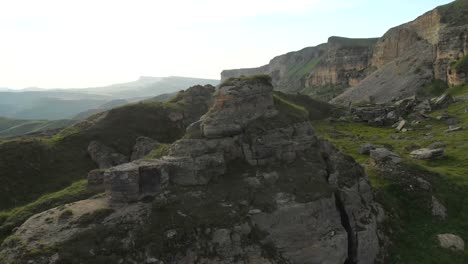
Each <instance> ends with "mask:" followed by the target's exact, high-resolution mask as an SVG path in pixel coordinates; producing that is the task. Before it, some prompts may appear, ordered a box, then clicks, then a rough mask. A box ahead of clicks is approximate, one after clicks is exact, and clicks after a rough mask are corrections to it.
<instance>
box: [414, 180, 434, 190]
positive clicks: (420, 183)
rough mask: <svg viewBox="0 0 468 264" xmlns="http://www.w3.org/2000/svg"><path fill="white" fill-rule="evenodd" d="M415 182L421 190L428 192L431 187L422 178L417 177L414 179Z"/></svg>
mask: <svg viewBox="0 0 468 264" xmlns="http://www.w3.org/2000/svg"><path fill="white" fill-rule="evenodd" d="M416 181H417V182H418V186H419V188H421V189H423V190H426V191H429V190H430V189H431V188H432V185H431V184H430V183H429V182H428V181H426V180H424V179H423V178H420V177H418V178H416Z"/></svg>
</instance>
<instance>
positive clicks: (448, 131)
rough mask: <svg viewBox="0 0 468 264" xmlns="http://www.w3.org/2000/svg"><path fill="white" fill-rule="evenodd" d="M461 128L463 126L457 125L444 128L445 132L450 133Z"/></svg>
mask: <svg viewBox="0 0 468 264" xmlns="http://www.w3.org/2000/svg"><path fill="white" fill-rule="evenodd" d="M460 130H463V127H457V126H449V128H448V129H447V130H445V132H446V133H452V132H457V131H460Z"/></svg>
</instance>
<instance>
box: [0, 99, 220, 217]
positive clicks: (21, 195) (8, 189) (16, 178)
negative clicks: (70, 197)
mask: <svg viewBox="0 0 468 264" xmlns="http://www.w3.org/2000/svg"><path fill="white" fill-rule="evenodd" d="M211 92H212V91H206V93H205V94H203V91H202V92H199V93H201V94H196V95H194V96H193V98H191V99H190V100H188V99H187V100H185V98H186V97H189V96H191V94H190V93H187V94H185V96H183V97H181V98H178V99H175V100H173V101H171V102H168V103H157V102H150V103H137V104H132V105H127V106H123V107H120V108H116V109H112V110H110V111H109V112H107V113H101V114H97V115H95V116H92V117H90V118H89V119H87V120H85V121H83V122H81V123H78V124H76V125H74V126H72V127H69V128H67V129H65V130H63V131H62V132H61V133H59V134H58V135H56V136H55V137H54V138H52V139H51V140H44V139H27V140H24V139H14V140H10V141H6V142H3V143H0V153H2V155H1V156H0V173H1V175H2V177H0V210H6V209H10V208H14V207H18V206H21V205H24V204H27V203H29V202H32V201H34V200H36V199H37V198H38V197H40V196H41V195H43V194H46V193H50V192H54V191H57V190H60V189H62V188H64V187H66V186H68V185H70V184H71V183H73V182H75V181H77V180H80V179H84V178H86V175H87V173H88V171H90V170H91V169H93V168H95V167H96V165H95V164H94V163H93V162H92V161H91V160H90V158H89V157H88V154H87V150H86V149H87V147H88V144H89V142H90V141H92V140H99V141H101V142H103V143H104V144H106V145H108V146H110V147H112V148H114V149H115V150H117V151H118V152H120V153H122V154H124V155H130V153H131V151H132V147H133V145H134V144H135V140H136V138H137V137H139V136H147V137H150V138H154V139H156V140H158V141H159V142H162V143H171V142H173V141H175V140H176V139H178V138H180V137H182V136H183V134H184V132H185V127H186V126H187V125H189V124H190V123H191V122H193V121H195V120H197V119H198V118H199V117H200V116H201V115H202V114H204V113H205V112H206V111H207V109H208V100H209V98H210V97H211ZM203 98H204V99H203ZM207 98H208V99H207ZM171 115H175V116H176V117H177V118H176V119H173V120H171Z"/></svg>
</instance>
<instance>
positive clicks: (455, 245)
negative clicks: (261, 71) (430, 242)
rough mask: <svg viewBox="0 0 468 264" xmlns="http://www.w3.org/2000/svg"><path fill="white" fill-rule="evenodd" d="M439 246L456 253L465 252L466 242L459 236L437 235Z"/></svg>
mask: <svg viewBox="0 0 468 264" xmlns="http://www.w3.org/2000/svg"><path fill="white" fill-rule="evenodd" d="M437 239H438V240H439V244H440V246H441V247H442V248H446V249H450V250H454V251H463V250H465V241H463V239H462V238H461V237H459V236H457V235H454V234H439V235H437Z"/></svg>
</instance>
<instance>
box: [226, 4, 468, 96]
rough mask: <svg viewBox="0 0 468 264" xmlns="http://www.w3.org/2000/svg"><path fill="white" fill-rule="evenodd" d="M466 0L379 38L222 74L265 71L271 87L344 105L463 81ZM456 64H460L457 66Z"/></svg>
mask: <svg viewBox="0 0 468 264" xmlns="http://www.w3.org/2000/svg"><path fill="white" fill-rule="evenodd" d="M467 10H468V1H467V0H457V1H454V2H453V3H450V4H448V5H445V6H441V7H438V8H436V9H434V10H432V11H430V12H427V13H426V14H424V15H422V16H420V17H418V18H417V19H415V20H414V21H411V22H409V23H406V24H403V25H400V26H397V27H394V28H392V29H390V30H389V31H388V32H387V33H385V34H384V36H382V37H381V38H378V39H346V38H338V37H331V38H330V39H329V40H328V42H327V43H325V44H321V45H318V46H316V47H309V48H305V49H303V50H300V51H297V52H291V53H288V54H285V55H281V56H278V57H276V58H274V59H272V60H271V61H270V63H269V64H267V65H265V66H262V67H259V68H251V69H240V70H225V71H223V72H222V73H221V79H222V80H225V79H226V78H229V77H235V76H240V75H249V74H260V73H263V74H268V75H270V76H271V77H272V78H273V84H274V85H275V89H277V90H280V91H284V92H301V93H305V94H309V95H311V96H313V97H315V98H319V99H321V100H326V101H328V100H330V99H332V98H335V97H336V99H334V100H333V101H332V102H333V103H339V104H343V105H346V104H348V103H349V102H353V103H357V102H363V101H367V102H368V101H375V102H388V101H391V100H393V99H394V98H405V97H408V96H412V95H414V94H416V93H418V91H420V90H421V89H423V87H424V86H426V85H428V84H430V83H431V82H433V81H437V80H441V81H443V82H445V83H446V84H447V86H453V85H459V84H463V83H465V82H466V81H467V76H468V74H467V73H466V71H465V70H461V69H463V67H460V65H462V62H464V61H466V56H468V33H467V32H468V23H467V21H468V11H467ZM455 65H459V66H458V67H456V66H455Z"/></svg>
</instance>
